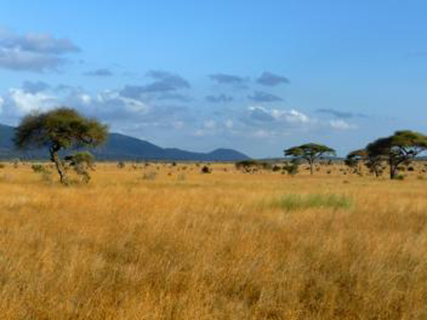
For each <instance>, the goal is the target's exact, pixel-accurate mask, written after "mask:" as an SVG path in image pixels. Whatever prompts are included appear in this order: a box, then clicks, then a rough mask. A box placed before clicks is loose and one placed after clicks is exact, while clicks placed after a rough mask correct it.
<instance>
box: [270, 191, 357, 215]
mask: <svg viewBox="0 0 427 320" xmlns="http://www.w3.org/2000/svg"><path fill="white" fill-rule="evenodd" d="M273 206H274V207H279V208H281V209H283V210H286V211H295V210H305V209H318V208H322V209H323V208H324V209H334V210H337V209H348V208H350V207H351V206H352V201H351V199H349V198H348V197H346V196H342V195H336V194H309V195H294V194H290V195H286V196H283V197H282V198H280V199H278V200H276V201H275V202H274V203H273Z"/></svg>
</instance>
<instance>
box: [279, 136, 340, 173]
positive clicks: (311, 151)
mask: <svg viewBox="0 0 427 320" xmlns="http://www.w3.org/2000/svg"><path fill="white" fill-rule="evenodd" d="M284 153H285V156H286V157H289V156H291V157H294V158H297V159H303V160H305V161H307V162H308V164H309V165H310V173H311V174H314V163H315V162H316V160H317V159H319V158H320V157H322V156H325V155H331V156H333V155H335V150H334V149H332V148H329V147H328V146H325V145H323V144H317V143H307V144H303V145H300V146H297V147H292V148H290V149H286V150H285V151H284Z"/></svg>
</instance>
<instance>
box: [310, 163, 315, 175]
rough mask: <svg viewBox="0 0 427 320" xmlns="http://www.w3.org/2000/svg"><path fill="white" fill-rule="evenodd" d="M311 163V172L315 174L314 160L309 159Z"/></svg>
mask: <svg viewBox="0 0 427 320" xmlns="http://www.w3.org/2000/svg"><path fill="white" fill-rule="evenodd" d="M309 164H310V174H311V175H313V174H314V161H309Z"/></svg>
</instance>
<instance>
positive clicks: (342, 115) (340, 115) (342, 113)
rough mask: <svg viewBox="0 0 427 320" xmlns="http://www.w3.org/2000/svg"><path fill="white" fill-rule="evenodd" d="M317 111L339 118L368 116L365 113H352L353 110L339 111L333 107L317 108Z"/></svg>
mask: <svg viewBox="0 0 427 320" xmlns="http://www.w3.org/2000/svg"><path fill="white" fill-rule="evenodd" d="M316 112H317V113H321V114H325V115H332V116H334V117H336V118H339V119H351V118H368V116H367V115H366V114H362V113H353V112H347V111H340V110H335V109H331V108H329V109H317V110H316Z"/></svg>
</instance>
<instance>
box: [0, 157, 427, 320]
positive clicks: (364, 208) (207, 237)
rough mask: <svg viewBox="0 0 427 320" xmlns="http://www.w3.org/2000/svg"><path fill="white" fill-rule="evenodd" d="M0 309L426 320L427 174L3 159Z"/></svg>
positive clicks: (97, 315)
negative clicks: (73, 165)
mask: <svg viewBox="0 0 427 320" xmlns="http://www.w3.org/2000/svg"><path fill="white" fill-rule="evenodd" d="M157 166H158V167H159V169H157ZM183 166H187V168H186V169H185V170H184V169H183ZM151 172H158V174H157V176H155V177H154V175H149V173H151ZM144 174H145V178H144ZM313 195H314V196H313ZM0 315H1V318H2V319H427V181H425V180H421V179H416V178H415V176H414V177H412V178H410V179H407V180H405V181H388V180H386V179H374V178H372V177H368V176H365V177H358V176H351V175H347V176H344V175H342V174H340V171H339V170H338V169H334V172H333V173H332V174H326V173H325V172H318V174H317V175H315V176H313V177H310V176H308V175H307V174H305V173H304V174H302V175H299V176H296V177H293V178H291V177H289V176H285V175H281V174H278V173H271V172H268V173H267V172H263V173H259V174H253V175H250V174H243V173H239V172H237V171H235V170H234V169H233V168H232V166H231V165H214V166H213V172H212V174H200V168H198V167H196V166H194V165H184V164H178V165H177V166H176V167H172V166H170V165H150V166H148V167H144V168H138V169H136V170H135V169H133V168H132V167H131V166H129V165H128V166H126V167H125V168H123V169H119V168H117V166H116V165H113V164H110V165H98V168H97V171H96V172H95V173H94V179H93V181H92V182H91V183H90V184H89V185H87V186H86V185H74V186H71V187H61V186H60V185H59V184H58V183H57V182H48V181H45V180H42V179H40V177H39V176H38V175H37V174H36V173H33V172H32V171H31V168H30V166H29V165H20V166H19V168H17V169H15V168H13V167H12V166H11V165H6V167H5V168H3V169H0Z"/></svg>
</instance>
